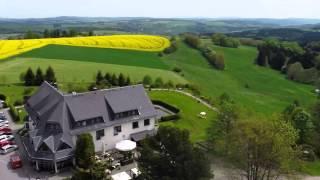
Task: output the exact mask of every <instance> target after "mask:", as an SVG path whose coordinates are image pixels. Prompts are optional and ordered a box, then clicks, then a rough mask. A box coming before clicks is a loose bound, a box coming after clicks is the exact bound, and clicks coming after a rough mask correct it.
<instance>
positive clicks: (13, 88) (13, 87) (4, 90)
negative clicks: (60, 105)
mask: <svg viewBox="0 0 320 180" xmlns="http://www.w3.org/2000/svg"><path fill="white" fill-rule="evenodd" d="M29 88H31V89H32V91H34V90H35V89H36V88H34V87H24V86H22V85H19V84H10V85H0V93H1V94H5V95H6V96H7V98H9V99H8V100H9V102H10V103H14V102H15V101H17V100H22V98H23V96H24V91H25V90H26V89H29Z"/></svg>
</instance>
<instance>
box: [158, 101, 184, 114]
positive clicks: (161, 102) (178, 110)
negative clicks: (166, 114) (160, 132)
mask: <svg viewBox="0 0 320 180" xmlns="http://www.w3.org/2000/svg"><path fill="white" fill-rule="evenodd" d="M152 103H153V104H155V105H159V106H162V107H164V108H166V109H168V110H170V111H171V112H173V113H175V114H177V113H179V112H180V109H179V108H177V107H175V106H172V105H170V104H167V103H165V102H163V101H160V100H152Z"/></svg>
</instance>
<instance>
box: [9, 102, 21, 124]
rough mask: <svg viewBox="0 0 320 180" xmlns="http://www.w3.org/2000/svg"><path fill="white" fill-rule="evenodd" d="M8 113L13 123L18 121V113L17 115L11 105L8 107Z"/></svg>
mask: <svg viewBox="0 0 320 180" xmlns="http://www.w3.org/2000/svg"><path fill="white" fill-rule="evenodd" d="M9 113H10V115H11V117H12V120H13V121H15V122H18V121H20V117H19V113H18V111H17V109H16V108H15V107H14V106H13V105H11V104H10V105H9Z"/></svg>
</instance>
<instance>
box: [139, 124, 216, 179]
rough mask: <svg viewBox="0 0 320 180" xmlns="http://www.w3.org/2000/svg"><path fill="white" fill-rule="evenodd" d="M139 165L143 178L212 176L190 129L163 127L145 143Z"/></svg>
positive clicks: (197, 177)
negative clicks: (190, 138) (194, 144)
mask: <svg viewBox="0 0 320 180" xmlns="http://www.w3.org/2000/svg"><path fill="white" fill-rule="evenodd" d="M142 144H143V148H142V150H141V152H140V153H141V154H143V155H142V156H141V157H140V158H139V160H138V164H139V167H140V170H141V171H142V175H141V177H140V178H141V179H150V180H151V179H159V180H165V179H166V180H175V179H184V180H200V179H203V180H205V179H210V178H212V172H211V169H210V163H209V161H208V159H207V157H206V156H205V154H204V153H203V152H202V151H201V150H199V149H198V148H196V147H194V146H193V145H192V143H191V142H190V140H189V132H188V131H187V130H180V129H178V128H175V127H170V126H161V127H160V128H159V131H158V133H157V135H156V136H155V137H151V138H148V139H146V140H145V141H144V142H143V143H142Z"/></svg>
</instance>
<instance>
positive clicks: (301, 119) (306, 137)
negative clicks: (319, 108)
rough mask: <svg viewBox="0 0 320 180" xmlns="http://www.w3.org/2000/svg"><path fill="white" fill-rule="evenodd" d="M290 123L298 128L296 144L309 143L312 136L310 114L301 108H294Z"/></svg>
mask: <svg viewBox="0 0 320 180" xmlns="http://www.w3.org/2000/svg"><path fill="white" fill-rule="evenodd" d="M291 122H292V125H293V127H294V128H296V129H297V130H298V134H299V138H298V144H309V143H310V141H311V137H312V130H313V123H312V120H311V116H310V114H309V113H307V112H306V111H305V110H304V109H303V108H296V109H295V110H294V112H293V113H292V119H291Z"/></svg>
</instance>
